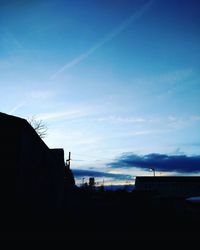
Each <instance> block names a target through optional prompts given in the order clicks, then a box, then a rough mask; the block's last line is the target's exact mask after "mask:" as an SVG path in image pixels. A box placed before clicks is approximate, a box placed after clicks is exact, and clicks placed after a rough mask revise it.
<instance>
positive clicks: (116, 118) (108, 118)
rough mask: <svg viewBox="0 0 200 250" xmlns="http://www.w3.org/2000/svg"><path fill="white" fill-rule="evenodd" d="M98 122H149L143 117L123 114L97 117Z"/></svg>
mask: <svg viewBox="0 0 200 250" xmlns="http://www.w3.org/2000/svg"><path fill="white" fill-rule="evenodd" d="M96 121H98V122H109V123H114V124H115V123H116V124H118V123H119V124H120V123H122V124H123V123H145V122H148V120H147V119H145V118H142V117H122V116H113V115H112V116H104V117H98V118H96Z"/></svg>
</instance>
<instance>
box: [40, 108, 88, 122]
mask: <svg viewBox="0 0 200 250" xmlns="http://www.w3.org/2000/svg"><path fill="white" fill-rule="evenodd" d="M88 114H89V113H88V111H87V110H72V111H62V112H49V113H43V114H38V115H37V116H36V119H38V120H43V121H46V120H59V119H63V118H64V119H75V118H80V117H85V116H87V115H88Z"/></svg>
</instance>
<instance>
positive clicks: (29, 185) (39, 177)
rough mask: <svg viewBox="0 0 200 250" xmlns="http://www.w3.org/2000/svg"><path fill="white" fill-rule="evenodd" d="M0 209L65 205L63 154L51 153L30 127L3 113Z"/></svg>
mask: <svg viewBox="0 0 200 250" xmlns="http://www.w3.org/2000/svg"><path fill="white" fill-rule="evenodd" d="M0 152H1V153H0V177H1V182H0V197H1V209H5V210H6V209H8V208H11V207H12V208H20V209H24V210H26V209H27V210H29V209H31V210H33V211H42V210H46V209H54V208H58V207H61V206H62V199H63V191H64V151H63V150H61V149H59V150H57V151H56V150H53V151H52V150H50V149H49V148H48V147H47V146H46V144H45V143H44V142H43V141H42V140H41V138H40V137H39V136H38V135H37V133H36V132H35V130H34V129H33V128H32V127H31V126H30V124H29V123H28V122H27V121H26V120H24V119H21V118H18V117H14V116H9V115H6V114H3V113H0Z"/></svg>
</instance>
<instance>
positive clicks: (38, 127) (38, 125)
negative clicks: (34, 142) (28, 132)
mask: <svg viewBox="0 0 200 250" xmlns="http://www.w3.org/2000/svg"><path fill="white" fill-rule="evenodd" d="M27 121H28V122H29V124H30V125H31V126H32V127H33V128H34V130H35V131H36V132H37V134H38V135H39V136H40V138H41V139H43V138H45V137H46V136H47V130H48V128H47V126H46V124H45V123H44V121H43V120H37V119H36V117H35V116H32V117H31V118H28V120H27Z"/></svg>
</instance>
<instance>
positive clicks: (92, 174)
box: [72, 169, 133, 180]
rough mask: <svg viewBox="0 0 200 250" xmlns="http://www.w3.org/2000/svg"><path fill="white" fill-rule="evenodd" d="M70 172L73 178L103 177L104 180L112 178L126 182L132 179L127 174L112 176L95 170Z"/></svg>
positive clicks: (74, 170)
mask: <svg viewBox="0 0 200 250" xmlns="http://www.w3.org/2000/svg"><path fill="white" fill-rule="evenodd" d="M72 172H73V174H74V176H75V178H81V177H86V176H87V177H102V178H103V177H105V178H113V179H116V180H127V179H132V178H133V177H132V176H131V175H128V174H114V173H108V172H101V171H95V170H86V169H72Z"/></svg>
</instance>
